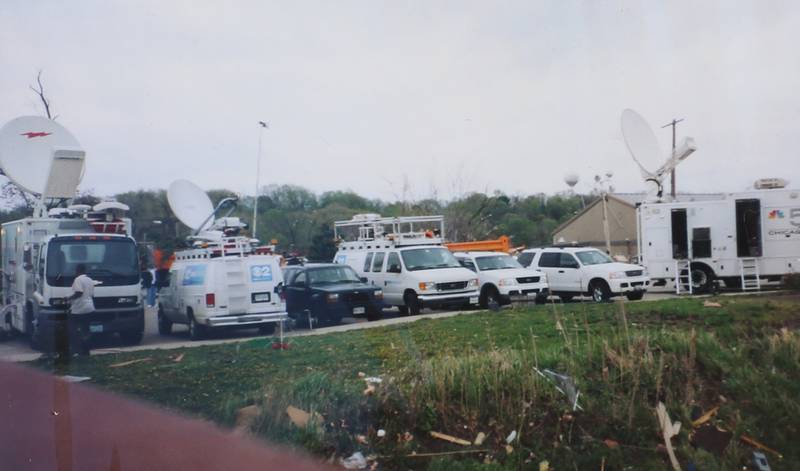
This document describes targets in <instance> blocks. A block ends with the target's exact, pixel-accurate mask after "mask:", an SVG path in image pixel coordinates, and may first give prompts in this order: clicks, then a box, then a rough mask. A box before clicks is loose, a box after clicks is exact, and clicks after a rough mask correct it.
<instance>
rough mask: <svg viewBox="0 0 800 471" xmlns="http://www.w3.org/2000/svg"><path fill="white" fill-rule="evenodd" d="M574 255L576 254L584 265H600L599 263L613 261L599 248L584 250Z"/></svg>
mask: <svg viewBox="0 0 800 471" xmlns="http://www.w3.org/2000/svg"><path fill="white" fill-rule="evenodd" d="M575 255H577V256H578V258H579V259H580V260H581V263H582V264H584V265H600V264H601V263H613V262H614V260H611V257H609V256H608V255H606V254H604V253H603V252H601V251H599V250H586V251H584V252H578V253H576V254H575Z"/></svg>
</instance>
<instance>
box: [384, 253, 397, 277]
mask: <svg viewBox="0 0 800 471" xmlns="http://www.w3.org/2000/svg"><path fill="white" fill-rule="evenodd" d="M386 273H400V256H399V255H397V252H389V256H388V257H387V258H386Z"/></svg>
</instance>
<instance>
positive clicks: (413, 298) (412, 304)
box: [401, 291, 422, 316]
mask: <svg viewBox="0 0 800 471" xmlns="http://www.w3.org/2000/svg"><path fill="white" fill-rule="evenodd" d="M403 301H404V302H405V307H406V308H407V309H408V314H409V315H411V316H416V315H419V312H420V311H421V310H422V308H421V307H420V305H419V298H417V293H415V292H413V291H409V292H408V293H406V294H405V296H403ZM401 312H402V311H401Z"/></svg>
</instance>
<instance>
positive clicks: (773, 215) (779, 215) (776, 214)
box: [767, 209, 783, 219]
mask: <svg viewBox="0 0 800 471" xmlns="http://www.w3.org/2000/svg"><path fill="white" fill-rule="evenodd" d="M767 217H768V218H769V219H783V211H781V210H780V209H773V210H772V211H770V212H769V214H767Z"/></svg>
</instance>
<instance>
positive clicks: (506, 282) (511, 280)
mask: <svg viewBox="0 0 800 471" xmlns="http://www.w3.org/2000/svg"><path fill="white" fill-rule="evenodd" d="M497 284H498V285H500V286H515V285H517V280H515V279H514V278H503V279H502V280H500V282H499V283H497Z"/></svg>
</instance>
